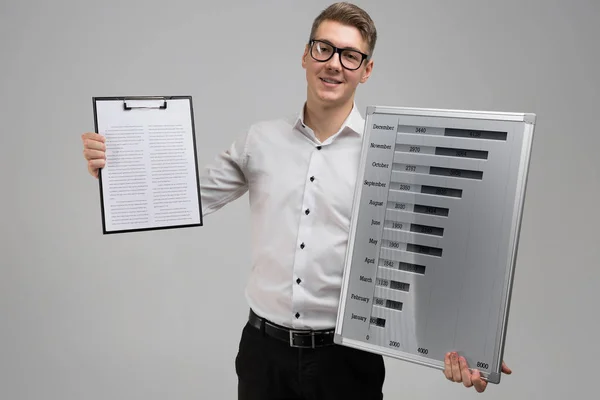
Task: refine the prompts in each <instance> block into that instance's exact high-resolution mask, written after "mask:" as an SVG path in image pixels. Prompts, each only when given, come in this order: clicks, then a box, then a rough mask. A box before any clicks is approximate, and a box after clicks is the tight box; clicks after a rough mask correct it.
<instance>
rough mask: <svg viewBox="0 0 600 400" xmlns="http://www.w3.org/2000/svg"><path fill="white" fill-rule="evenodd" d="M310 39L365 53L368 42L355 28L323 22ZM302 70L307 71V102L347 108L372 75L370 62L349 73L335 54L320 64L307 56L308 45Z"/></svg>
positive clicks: (365, 62)
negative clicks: (359, 86) (360, 84)
mask: <svg viewBox="0 0 600 400" xmlns="http://www.w3.org/2000/svg"><path fill="white" fill-rule="evenodd" d="M313 39H316V40H323V41H325V42H328V43H330V44H332V45H334V46H336V47H338V48H354V49H356V50H358V51H360V52H361V53H365V54H368V47H367V43H366V42H365V41H364V40H363V38H362V36H361V35H360V32H359V31H358V29H356V28H354V27H351V26H347V25H342V24H340V23H338V22H334V21H323V22H322V23H321V25H320V26H319V28H318V29H317V32H316V33H315V36H314V37H313ZM302 67H303V68H304V69H305V70H306V81H307V84H308V99H309V100H310V101H311V102H314V103H316V104H318V105H319V106H321V107H325V108H329V107H335V106H341V105H346V104H348V103H349V102H352V101H354V93H355V91H356V87H357V86H358V84H359V83H365V82H366V81H367V79H368V78H369V76H370V75H371V70H372V68H373V61H372V60H369V61H368V62H367V61H363V63H362V65H361V66H360V68H359V69H357V70H355V71H351V70H348V69H346V68H344V67H343V66H342V64H341V63H340V57H339V55H338V54H335V55H334V56H333V57H331V59H330V60H329V61H326V62H319V61H316V60H314V59H313V58H312V57H311V55H310V47H309V46H307V47H306V49H305V51H304V54H303V56H302Z"/></svg>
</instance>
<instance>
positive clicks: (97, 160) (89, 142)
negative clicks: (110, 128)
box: [81, 132, 106, 178]
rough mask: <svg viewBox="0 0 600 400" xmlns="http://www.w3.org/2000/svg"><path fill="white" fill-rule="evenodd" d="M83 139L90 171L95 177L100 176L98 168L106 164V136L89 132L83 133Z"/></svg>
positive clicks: (84, 154) (84, 155)
mask: <svg viewBox="0 0 600 400" xmlns="http://www.w3.org/2000/svg"><path fill="white" fill-rule="evenodd" d="M81 140H82V141H83V157H84V158H85V159H86V160H87V165H88V171H89V173H90V174H91V175H92V176H93V177H94V178H98V170H99V169H100V168H104V166H105V165H106V138H105V137H104V136H102V135H100V134H98V133H91V132H88V133H84V134H83V135H81Z"/></svg>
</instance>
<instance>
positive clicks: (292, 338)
mask: <svg viewBox="0 0 600 400" xmlns="http://www.w3.org/2000/svg"><path fill="white" fill-rule="evenodd" d="M248 322H249V323H250V325H252V326H253V327H255V328H257V329H260V330H262V331H264V332H265V334H266V335H268V336H271V337H273V338H275V339H279V340H281V341H283V342H286V343H288V344H289V345H290V347H303V348H312V349H314V348H316V347H323V346H331V345H333V344H334V343H333V335H334V332H335V330H334V329H330V330H319V331H312V330H294V329H289V328H286V327H283V326H280V325H276V324H274V323H272V322H270V321H269V320H266V319H264V318H261V317H259V316H258V315H256V314H255V313H254V311H252V310H250V317H249V318H248Z"/></svg>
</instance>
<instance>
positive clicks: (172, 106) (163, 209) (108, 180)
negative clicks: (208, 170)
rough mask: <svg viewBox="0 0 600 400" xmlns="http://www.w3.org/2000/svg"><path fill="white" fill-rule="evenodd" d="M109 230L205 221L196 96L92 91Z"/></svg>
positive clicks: (104, 226) (104, 215)
mask: <svg viewBox="0 0 600 400" xmlns="http://www.w3.org/2000/svg"><path fill="white" fill-rule="evenodd" d="M92 105H93V114H94V129H95V130H94V131H95V132H97V133H100V134H102V135H104V136H105V138H106V146H107V149H106V155H107V162H106V166H105V167H104V168H103V169H101V170H100V171H99V173H98V181H99V189H100V210H101V217H102V232H103V234H116V233H126V232H140V231H151V230H160V229H175V228H189V227H198V226H203V216H202V202H201V196H200V178H199V173H198V156H197V151H196V134H195V123H194V110H193V104H192V96H179V95H178V96H113V97H106V96H104V97H92Z"/></svg>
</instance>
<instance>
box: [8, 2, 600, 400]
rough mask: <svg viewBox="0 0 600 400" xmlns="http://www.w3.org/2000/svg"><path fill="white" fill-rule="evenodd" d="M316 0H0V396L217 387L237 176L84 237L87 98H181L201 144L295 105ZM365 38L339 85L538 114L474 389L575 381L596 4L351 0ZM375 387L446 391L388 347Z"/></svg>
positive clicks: (215, 144)
mask: <svg viewBox="0 0 600 400" xmlns="http://www.w3.org/2000/svg"><path fill="white" fill-rule="evenodd" d="M327 4H328V3H326V2H323V1H302V2H300V1H296V2H292V1H261V2H248V1H237V2H211V3H205V2H199V1H175V0H170V1H166V0H161V1H156V0H144V1H118V2H117V1H75V0H71V1H65V0H56V1H53V2H46V1H40V0H37V1H27V2H26V1H22V2H16V1H14V2H8V1H7V0H3V1H2V3H0V94H1V95H0V117H1V118H0V121H1V123H2V134H1V135H0V152H1V153H0V156H1V158H0V160H1V162H2V168H0V178H1V181H0V182H1V183H0V187H1V188H2V189H1V190H2V196H0V202H1V203H0V210H1V212H2V224H1V226H2V233H1V234H2V237H1V240H0V245H1V246H2V248H1V258H0V263H1V264H0V398H2V399H7V400H17V399H19V400H20V399H46V400H47V399H61V400H72V399H90V400H96V399H181V400H183V399H198V398H202V399H207V398H211V399H231V398H235V393H236V376H235V370H234V365H233V360H234V357H235V354H236V351H237V345H238V341H239V334H240V330H241V328H242V326H243V324H244V323H245V318H246V315H247V307H246V304H245V301H244V297H243V288H244V285H245V282H246V279H247V277H248V273H249V257H250V248H249V235H250V229H249V216H248V206H247V196H244V197H243V198H242V199H240V200H238V201H237V202H235V203H232V204H230V205H229V206H227V207H226V208H224V209H222V210H221V211H219V212H217V213H216V214H213V215H211V216H209V217H207V219H206V221H205V222H206V225H205V226H204V227H202V228H194V229H181V230H169V231H157V232H146V233H136V234H124V235H113V236H103V235H102V234H101V220H100V202H99V200H100V198H99V190H98V183H97V181H96V180H95V179H93V178H91V177H90V176H89V175H88V173H87V170H86V167H85V162H84V160H83V156H82V153H81V150H82V147H81V140H80V135H81V133H83V132H85V131H89V130H92V129H93V118H92V107H91V97H92V96H104V95H106V96H112V95H134V94H136V95H158V94H190V95H192V96H194V106H195V116H196V128H197V138H198V156H199V159H200V164H201V165H204V164H205V163H206V162H208V161H210V160H211V159H212V157H213V156H214V155H216V153H217V152H220V151H222V150H223V149H225V148H227V147H228V146H229V144H230V143H231V141H232V140H233V139H234V137H235V136H236V135H237V134H239V133H241V132H242V131H243V130H245V129H246V128H247V127H248V126H249V125H250V124H251V123H253V122H255V121H257V120H261V119H267V118H275V117H279V116H281V115H283V114H288V113H290V112H295V111H297V110H299V109H300V107H301V105H302V102H303V101H304V98H305V93H306V84H305V79H304V71H303V70H302V68H301V65H300V59H301V55H302V50H303V46H304V43H305V41H306V39H307V36H308V33H309V29H310V25H311V23H312V20H313V18H314V17H315V16H316V15H317V14H318V12H319V11H320V10H321V9H323V8H324V7H325V6H326V5H327ZM359 4H361V5H363V6H364V7H365V8H366V9H367V10H368V11H369V12H370V13H371V15H372V17H373V18H374V20H375V21H376V23H377V27H378V30H379V34H380V40H379V42H378V44H377V49H376V53H375V68H374V71H373V76H372V78H371V79H370V81H369V82H368V83H367V84H366V85H363V86H362V87H360V89H359V92H358V97H357V104H358V106H359V107H360V108H361V110H364V109H365V108H366V106H367V105H372V104H377V105H390V106H413V107H439V108H460V109H480V110H494V111H526V112H534V113H537V114H538V125H537V127H536V132H535V141H534V151H533V156H532V160H531V170H530V180H529V186H528V195H527V199H526V205H525V210H524V217H523V226H522V235H521V242H520V251H519V258H518V263H517V273H516V280H515V287H514V296H513V302H512V308H511V316H510V321H509V328H508V336H507V345H506V346H507V347H506V354H505V359H506V361H507V362H508V364H509V365H510V366H511V367H512V368H513V369H514V374H513V375H512V376H510V377H506V378H505V379H504V380H503V382H502V383H501V384H500V385H498V386H495V385H494V386H490V387H489V388H488V391H487V393H486V396H487V398H489V399H506V398H513V399H549V398H564V397H569V398H573V399H575V398H592V397H594V396H595V395H593V393H594V392H596V389H595V386H596V385H594V383H595V381H594V378H595V377H596V376H597V372H596V369H597V360H598V356H600V354H599V353H600V351H599V346H598V340H597V338H598V336H599V334H600V329H599V327H600V323H599V322H598V309H597V305H598V304H599V303H600V291H599V290H598V288H597V287H598V282H599V278H600V273H599V272H598V271H599V268H598V260H599V257H598V256H599V254H598V247H599V246H598V243H597V242H598V240H597V238H598V233H597V232H598V229H597V227H596V226H597V225H598V223H599V222H600V221H599V218H598V207H597V205H596V200H597V196H598V194H599V193H600V188H599V185H598V166H597V164H596V163H595V161H596V159H597V158H598V155H597V153H598V150H597V148H598V146H599V145H600V140H599V139H598V137H597V135H598V128H597V126H598V125H597V115H598V104H600V95H599V93H600V79H599V78H598V69H599V66H598V63H599V58H600V57H599V54H598V53H599V51H598V49H599V47H598V38H599V37H600V25H599V24H598V17H600V5H599V3H598V2H597V1H595V0H588V1H585V0H580V1H566V0H564V1H556V0H554V1H542V0H539V1H520V0H519V1H518V0H510V1H494V2H492V1H476V0H473V1H452V2H448V1H444V0H437V1H395V0H394V1H378V2H374V1H371V2H369V1H361V2H359ZM386 365H387V371H388V372H387V380H386V384H385V388H384V389H385V394H386V398H388V399H389V398H411V399H419V398H438V397H440V398H441V397H442V396H443V397H444V398H446V399H463V398H470V397H473V398H474V397H475V396H476V393H475V392H474V391H473V390H467V389H465V388H463V387H462V386H461V385H459V384H453V383H450V382H448V381H446V380H445V379H444V377H443V375H442V373H441V372H440V371H437V370H433V369H429V368H426V367H421V366H416V365H413V364H409V363H404V362H400V361H397V360H392V359H388V360H387V361H386Z"/></svg>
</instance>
